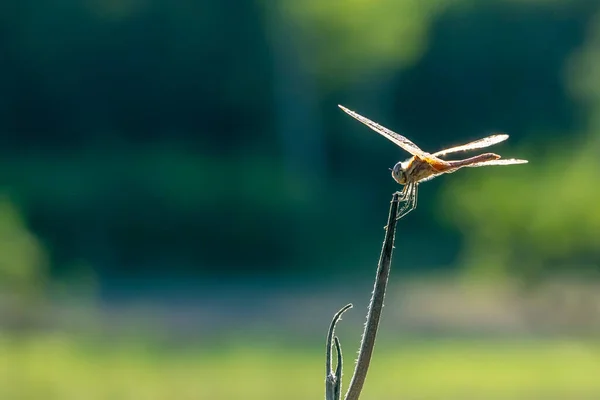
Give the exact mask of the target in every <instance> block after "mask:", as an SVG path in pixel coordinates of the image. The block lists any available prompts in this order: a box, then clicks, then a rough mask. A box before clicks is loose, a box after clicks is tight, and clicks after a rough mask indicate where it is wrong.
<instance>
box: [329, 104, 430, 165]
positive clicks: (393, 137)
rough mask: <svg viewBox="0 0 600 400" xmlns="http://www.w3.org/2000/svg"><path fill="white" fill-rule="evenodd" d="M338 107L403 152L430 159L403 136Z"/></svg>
mask: <svg viewBox="0 0 600 400" xmlns="http://www.w3.org/2000/svg"><path fill="white" fill-rule="evenodd" d="M338 106H339V107H340V108H341V109H342V110H344V112H345V113H346V114H348V115H350V116H351V117H353V118H355V119H357V120H358V121H360V122H362V123H363V124H365V125H367V126H368V127H369V128H371V129H373V130H374V131H375V132H377V133H379V134H380V135H382V136H384V137H385V138H387V139H388V140H390V141H392V142H394V143H395V144H396V145H398V146H400V147H401V148H403V149H404V150H406V151H407V152H409V153H410V154H412V155H413V156H420V157H422V158H431V154H429V153H426V152H424V151H423V150H421V149H420V148H419V146H417V145H416V144H414V143H413V142H411V141H410V140H408V139H407V138H405V137H404V136H402V135H399V134H397V133H396V132H392V131H390V130H389V129H387V128H385V127H383V126H381V125H379V124H378V123H376V122H373V121H371V120H370V119H368V118H365V117H363V116H362V115H360V114H357V113H355V112H354V111H352V110H349V109H347V108H346V107H344V106H341V105H338ZM434 158H435V157H434ZM440 161H441V160H440Z"/></svg>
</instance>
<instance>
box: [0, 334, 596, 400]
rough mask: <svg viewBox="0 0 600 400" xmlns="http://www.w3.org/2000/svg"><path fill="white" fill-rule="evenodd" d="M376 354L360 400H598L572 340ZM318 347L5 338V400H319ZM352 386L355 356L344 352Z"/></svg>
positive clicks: (1, 389)
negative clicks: (168, 345) (174, 345)
mask: <svg viewBox="0 0 600 400" xmlns="http://www.w3.org/2000/svg"><path fill="white" fill-rule="evenodd" d="M403 343H404V344H403V345H402V346H397V347H394V348H390V347H389V346H387V345H385V344H382V343H380V344H379V345H378V346H377V347H376V349H375V356H374V360H373V364H372V369H371V370H370V372H369V376H368V378H367V384H366V387H365V390H364V397H363V398H364V399H382V398H403V399H421V398H422V399H483V398H485V399H511V400H512V399H592V398H600V379H598V376H600V348H599V347H597V346H596V345H592V344H582V343H579V342H566V341H543V342H534V341H532V342H523V341H521V342H494V341H484V342H477V341H466V340H463V341H446V342H444V341H432V342H427V341H423V342H414V341H411V342H408V343H407V342H406V341H404V342H403ZM321 350H322V349H321V348H317V347H316V346H315V347H314V348H312V349H311V348H308V347H305V348H297V349H293V348H284V347H281V346H276V347H269V346H268V345H266V344H264V343H262V344H261V345H260V346H253V344H252V343H247V344H246V345H244V346H239V345H236V346H232V347H230V348H227V349H226V348H222V347H221V348H211V346H210V345H208V344H204V345H202V344H198V345H189V346H183V345H182V346H179V349H177V350H175V349H168V348H164V346H163V347H158V346H155V345H150V344H148V343H145V342H144V341H140V342H135V341H132V342H124V341H121V342H118V343H114V344H110V341H107V340H105V341H104V344H98V343H94V342H90V341H86V342H83V341H76V340H70V339H67V338H64V337H60V336H54V337H49V336H47V337H37V338H34V339H29V340H18V341H17V340H10V339H7V338H6V337H4V338H3V339H2V340H0V354H2V360H3V362H2V364H1V365H2V366H1V367H0V398H1V399H45V400H52V399H60V400H70V399H90V400H92V399H123V400H129V399H136V400H138V399H182V400H185V399H214V400H219V399H264V400H269V399H280V398H282V396H285V398H286V399H318V398H323V378H324V366H323V361H324V360H323V356H322V354H321ZM345 355H346V376H345V379H346V381H345V385H346V384H347V383H348V379H349V375H350V372H351V368H352V359H353V356H354V354H353V351H352V349H350V348H347V349H346V352H345Z"/></svg>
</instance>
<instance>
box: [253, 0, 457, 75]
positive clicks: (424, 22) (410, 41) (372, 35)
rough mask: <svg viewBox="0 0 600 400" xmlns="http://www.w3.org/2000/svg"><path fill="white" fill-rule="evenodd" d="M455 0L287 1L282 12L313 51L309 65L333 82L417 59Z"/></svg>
mask: <svg viewBox="0 0 600 400" xmlns="http://www.w3.org/2000/svg"><path fill="white" fill-rule="evenodd" d="M454 2H455V1H452V2H448V1H440V0H426V1H420V0H402V1H397V0H380V1H368V0H352V1H344V0H335V1H327V2H323V1H318V0H305V1H295V2H293V1H292V2H282V3H280V10H278V11H279V12H281V13H282V14H283V15H285V17H286V18H288V19H289V23H290V24H293V25H296V26H297V27H298V28H299V30H300V33H301V37H302V40H303V41H304V42H305V44H304V45H305V46H307V47H308V49H309V53H310V54H311V58H310V60H308V61H307V63H308V65H309V67H310V68H311V69H312V71H313V72H314V73H316V74H318V75H322V76H323V77H326V79H327V80H328V81H329V82H330V83H329V84H332V83H333V82H335V81H338V82H346V83H348V79H349V78H355V77H356V76H357V75H361V74H364V73H367V74H370V75H377V74H381V73H389V72H391V71H393V70H398V69H400V68H403V67H406V66H408V65H411V64H413V63H414V62H416V61H417V60H418V59H419V57H420V56H421V55H422V54H423V52H424V51H425V50H426V48H427V39H428V31H429V27H430V26H431V23H432V21H433V20H434V19H435V18H436V17H437V16H438V15H440V13H441V12H443V11H444V10H445V9H446V8H447V7H449V6H450V5H451V4H452V3H454ZM272 4H274V3H270V2H265V5H266V6H267V7H273V5H272Z"/></svg>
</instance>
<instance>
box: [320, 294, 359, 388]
mask: <svg viewBox="0 0 600 400" xmlns="http://www.w3.org/2000/svg"><path fill="white" fill-rule="evenodd" d="M350 308H352V304H348V305H346V306H344V308H342V309H341V310H340V311H338V312H337V314H335V316H334V317H333V320H332V321H331V325H330V326H329V332H328V333H327V349H326V351H325V354H326V361H325V399H326V400H339V399H340V394H341V392H342V348H341V346H340V341H339V340H338V338H337V337H336V336H334V332H335V325H336V324H337V323H338V321H339V320H340V318H341V317H342V314H343V313H344V312H346V311H347V310H348V309H350ZM332 341H335V351H336V353H337V366H336V368H335V373H334V371H333V369H332V368H331V348H332V347H333V343H332Z"/></svg>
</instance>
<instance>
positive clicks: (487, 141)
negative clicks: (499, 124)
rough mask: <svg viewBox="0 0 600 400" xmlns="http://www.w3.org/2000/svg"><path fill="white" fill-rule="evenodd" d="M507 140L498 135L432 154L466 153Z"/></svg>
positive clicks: (502, 135) (505, 137)
mask: <svg viewBox="0 0 600 400" xmlns="http://www.w3.org/2000/svg"><path fill="white" fill-rule="evenodd" d="M506 139H508V135H506V134H500V135H492V136H488V137H485V138H483V139H479V140H476V141H474V142H471V143H467V144H463V145H461V146H456V147H451V148H449V149H444V150H440V151H438V152H437V153H433V154H432V155H433V156H436V157H437V156H443V155H446V154H450V153H457V152H459V151H467V150H473V149H481V148H483V147H488V146H491V145H493V144H496V143H500V142H503V141H505V140H506Z"/></svg>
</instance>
